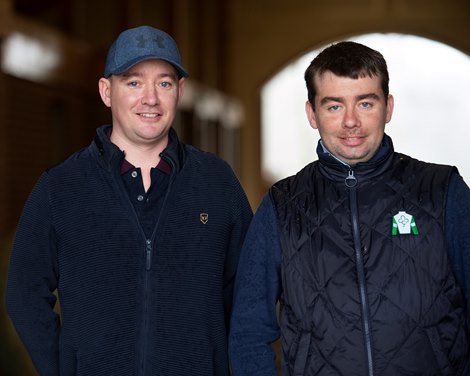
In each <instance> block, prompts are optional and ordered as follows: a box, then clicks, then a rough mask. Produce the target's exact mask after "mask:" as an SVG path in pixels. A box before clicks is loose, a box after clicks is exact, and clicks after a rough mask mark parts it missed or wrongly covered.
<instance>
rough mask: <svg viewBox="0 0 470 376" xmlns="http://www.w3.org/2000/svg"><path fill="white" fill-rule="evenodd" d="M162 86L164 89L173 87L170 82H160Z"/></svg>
mask: <svg viewBox="0 0 470 376" xmlns="http://www.w3.org/2000/svg"><path fill="white" fill-rule="evenodd" d="M160 86H161V87H164V88H170V87H171V86H172V83H171V82H169V81H162V82H160Z"/></svg>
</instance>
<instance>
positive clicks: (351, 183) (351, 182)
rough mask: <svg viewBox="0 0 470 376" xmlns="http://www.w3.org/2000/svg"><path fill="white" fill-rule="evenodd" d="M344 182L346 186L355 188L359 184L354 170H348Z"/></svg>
mask: <svg viewBox="0 0 470 376" xmlns="http://www.w3.org/2000/svg"><path fill="white" fill-rule="evenodd" d="M344 184H346V187H348V188H353V187H355V186H356V185H357V179H356V177H355V176H354V171H353V170H352V169H351V170H349V172H348V176H346V178H345V179H344Z"/></svg>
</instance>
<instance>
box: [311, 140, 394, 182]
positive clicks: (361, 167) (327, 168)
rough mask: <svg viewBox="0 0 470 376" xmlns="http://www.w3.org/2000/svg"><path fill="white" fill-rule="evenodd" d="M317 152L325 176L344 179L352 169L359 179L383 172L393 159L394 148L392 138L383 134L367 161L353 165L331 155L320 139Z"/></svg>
mask: <svg viewBox="0 0 470 376" xmlns="http://www.w3.org/2000/svg"><path fill="white" fill-rule="evenodd" d="M317 154H318V159H319V162H320V171H321V172H322V174H323V175H325V176H326V177H329V178H331V179H334V180H344V178H345V176H347V175H348V172H349V171H354V173H355V176H356V177H357V178H360V179H364V178H373V177H375V176H378V175H380V174H382V173H383V172H385V171H386V170H387V169H388V167H389V166H390V164H391V163H392V160H393V154H394V148H393V142H392V139H391V138H390V137H389V136H388V135H386V134H384V137H383V139H382V142H381V144H380V147H379V150H377V152H376V153H375V155H374V156H373V157H372V158H371V159H370V160H368V161H367V162H361V163H358V164H356V165H354V166H352V165H348V164H347V163H345V162H343V161H341V160H340V159H339V158H337V157H335V156H334V155H332V154H331V153H330V152H329V151H328V149H327V148H326V147H325V146H324V144H323V142H322V140H320V141H318V146H317Z"/></svg>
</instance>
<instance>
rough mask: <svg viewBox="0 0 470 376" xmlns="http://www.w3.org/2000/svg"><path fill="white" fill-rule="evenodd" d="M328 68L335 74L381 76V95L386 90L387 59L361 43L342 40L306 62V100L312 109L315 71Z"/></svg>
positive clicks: (314, 92) (320, 72) (386, 93)
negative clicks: (308, 63) (307, 63)
mask: <svg viewBox="0 0 470 376" xmlns="http://www.w3.org/2000/svg"><path fill="white" fill-rule="evenodd" d="M326 71H330V72H332V73H333V74H335V75H336V76H341V77H349V78H353V79H357V78H359V77H365V76H369V77H373V76H378V77H380V78H381V79H382V91H383V93H384V96H385V99H387V97H388V94H389V89H388V81H389V76H388V69H387V63H386V61H385V59H384V57H383V56H382V54H381V53H380V52H378V51H376V50H373V49H372V48H369V47H367V46H364V45H363V44H360V43H356V42H351V41H344V42H339V43H336V44H332V45H331V46H329V47H327V48H325V49H324V50H323V51H321V52H320V53H319V54H318V55H317V56H316V57H315V58H314V59H313V60H312V62H311V63H310V65H309V66H308V68H307V70H306V71H305V76H304V78H305V83H306V85H307V92H308V100H309V102H310V103H311V104H312V108H313V109H315V104H314V103H315V95H316V88H315V83H314V78H315V75H317V74H319V75H321V74H322V73H324V72H326Z"/></svg>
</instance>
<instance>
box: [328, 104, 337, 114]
mask: <svg viewBox="0 0 470 376" xmlns="http://www.w3.org/2000/svg"><path fill="white" fill-rule="evenodd" d="M339 109H340V106H339V105H338V104H334V105H332V106H329V107H328V111H331V112H336V111H338V110H339Z"/></svg>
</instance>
